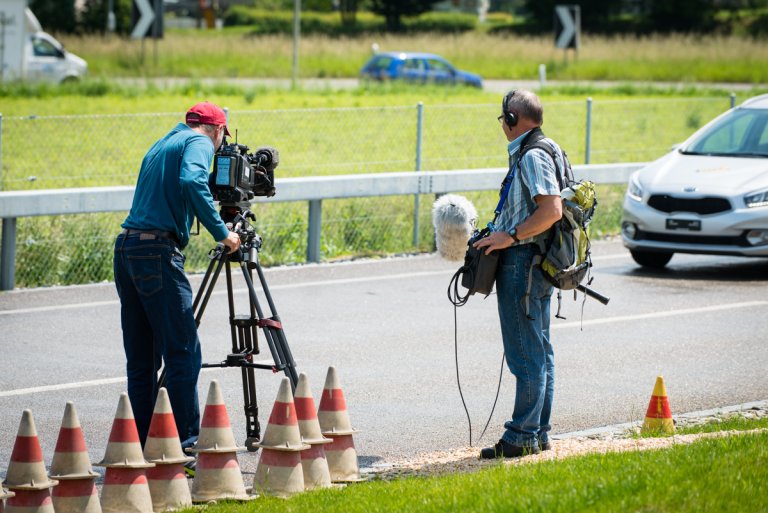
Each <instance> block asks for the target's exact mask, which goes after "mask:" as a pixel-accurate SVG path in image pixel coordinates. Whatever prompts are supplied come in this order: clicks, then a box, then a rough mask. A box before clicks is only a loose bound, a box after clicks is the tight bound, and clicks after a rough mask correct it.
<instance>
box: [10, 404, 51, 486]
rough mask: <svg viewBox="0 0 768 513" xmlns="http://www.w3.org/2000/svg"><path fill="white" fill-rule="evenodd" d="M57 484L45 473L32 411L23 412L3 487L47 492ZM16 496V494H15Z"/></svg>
mask: <svg viewBox="0 0 768 513" xmlns="http://www.w3.org/2000/svg"><path fill="white" fill-rule="evenodd" d="M57 484H59V482H58V481H55V480H51V479H49V478H48V475H47V474H46V473H45V462H44V461H43V450H42V449H41V448H40V440H39V439H38V438H37V427H36V426H35V419H34V418H32V411H30V410H24V412H23V413H22V415H21V423H20V424H19V431H18V433H17V435H16V442H15V443H14V445H13V452H12V453H11V461H10V463H8V472H7V473H6V476H5V486H7V487H8V489H10V490H11V491H13V492H18V491H24V490H47V489H48V488H52V487H54V486H56V485H57ZM17 496H18V494H17Z"/></svg>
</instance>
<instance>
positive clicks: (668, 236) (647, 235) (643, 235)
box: [635, 230, 749, 246]
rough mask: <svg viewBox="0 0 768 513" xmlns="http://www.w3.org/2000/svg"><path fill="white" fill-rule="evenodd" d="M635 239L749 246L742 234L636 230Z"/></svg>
mask: <svg viewBox="0 0 768 513" xmlns="http://www.w3.org/2000/svg"><path fill="white" fill-rule="evenodd" d="M635 240H650V241H656V242H675V243H679V244H701V245H712V246H749V243H748V242H747V239H746V238H745V237H744V235H739V236H736V237H728V236H713V235H682V234H678V233H653V232H646V231H642V230H638V232H637V235H636V236H635Z"/></svg>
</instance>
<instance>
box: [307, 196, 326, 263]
mask: <svg viewBox="0 0 768 513" xmlns="http://www.w3.org/2000/svg"><path fill="white" fill-rule="evenodd" d="M322 231H323V206H322V200H309V227H308V230H307V262H315V263H317V262H319V261H320V234H321V232H322Z"/></svg>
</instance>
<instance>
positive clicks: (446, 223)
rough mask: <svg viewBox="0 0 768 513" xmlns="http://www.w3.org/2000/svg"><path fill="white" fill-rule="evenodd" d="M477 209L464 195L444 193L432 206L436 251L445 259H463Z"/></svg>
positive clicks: (473, 227)
mask: <svg viewBox="0 0 768 513" xmlns="http://www.w3.org/2000/svg"><path fill="white" fill-rule="evenodd" d="M476 220H477V210H475V206H474V205H473V204H472V202H471V201H469V200H468V199H467V198H465V197H464V196H458V195H456V194H446V195H444V196H440V198H438V200H437V201H435V204H434V205H433V206H432V224H433V225H434V227H435V241H436V242H437V252H438V253H439V254H440V256H441V257H443V258H445V259H447V260H456V261H459V260H463V259H464V255H465V254H466V252H467V242H469V238H470V237H471V236H472V232H473V231H474V229H475V221H476Z"/></svg>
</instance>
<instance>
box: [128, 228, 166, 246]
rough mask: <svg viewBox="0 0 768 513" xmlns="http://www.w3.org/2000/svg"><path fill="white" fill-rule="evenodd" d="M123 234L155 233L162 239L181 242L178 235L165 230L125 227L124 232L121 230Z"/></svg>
mask: <svg viewBox="0 0 768 513" xmlns="http://www.w3.org/2000/svg"><path fill="white" fill-rule="evenodd" d="M120 233H121V234H122V235H134V234H145V233H146V234H150V235H154V236H155V237H158V238H161V239H168V240H172V241H173V242H175V243H176V244H180V242H179V238H178V237H177V236H176V234H175V233H173V232H166V231H164V230H137V229H136V228H125V229H123V231H122V232H120Z"/></svg>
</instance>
